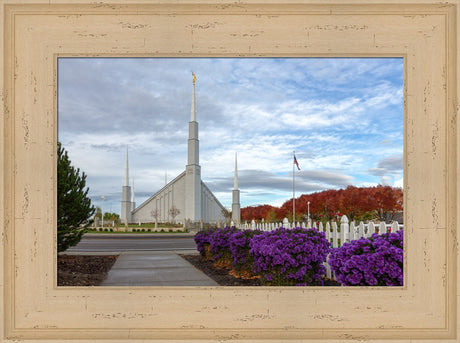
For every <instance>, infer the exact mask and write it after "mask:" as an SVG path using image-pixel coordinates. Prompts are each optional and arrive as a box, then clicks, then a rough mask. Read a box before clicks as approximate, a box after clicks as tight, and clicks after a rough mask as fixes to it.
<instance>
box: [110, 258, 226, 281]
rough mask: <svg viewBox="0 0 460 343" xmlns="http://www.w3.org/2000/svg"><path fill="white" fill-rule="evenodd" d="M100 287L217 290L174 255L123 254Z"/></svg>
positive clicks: (184, 261) (187, 263)
mask: <svg viewBox="0 0 460 343" xmlns="http://www.w3.org/2000/svg"><path fill="white" fill-rule="evenodd" d="M101 286H218V284H217V283H216V282H215V281H214V280H212V279H211V278H210V277H208V276H207V275H206V274H204V273H203V272H201V271H199V270H198V269H196V268H195V267H194V266H192V265H191V264H190V263H189V262H187V261H186V260H184V259H183V258H182V257H180V256H179V255H177V254H176V253H175V252H173V251H124V252H121V254H120V256H119V257H118V259H117V261H116V262H115V264H114V265H113V267H112V269H110V271H109V273H108V274H107V278H106V279H105V280H104V281H103V282H102V284H101Z"/></svg>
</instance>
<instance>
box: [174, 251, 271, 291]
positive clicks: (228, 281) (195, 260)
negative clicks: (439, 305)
mask: <svg viewBox="0 0 460 343" xmlns="http://www.w3.org/2000/svg"><path fill="white" fill-rule="evenodd" d="M179 256H181V257H182V258H183V259H185V260H186V261H188V262H189V263H191V264H192V265H193V266H194V267H195V268H196V269H199V270H201V271H202V272H203V273H205V274H206V275H207V276H209V277H210V278H211V279H213V280H214V281H215V282H217V283H218V284H219V286H261V285H262V284H261V282H260V280H259V279H241V278H237V277H235V276H232V275H230V274H229V270H228V269H226V268H217V267H215V266H214V263H213V262H212V261H207V260H205V259H204V258H202V257H201V256H200V255H179Z"/></svg>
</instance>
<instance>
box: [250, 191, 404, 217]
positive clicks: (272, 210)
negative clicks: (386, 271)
mask: <svg viewBox="0 0 460 343" xmlns="http://www.w3.org/2000/svg"><path fill="white" fill-rule="evenodd" d="M308 202H310V216H311V217H312V218H313V219H314V220H330V219H333V218H338V217H340V216H342V215H346V216H347V217H348V218H349V219H350V220H366V219H375V218H378V219H380V220H393V219H394V217H395V214H396V213H397V212H400V211H402V210H403V190H402V189H401V188H395V187H390V186H382V185H378V186H375V187H355V186H348V187H347V188H346V189H338V190H335V189H329V190H325V191H322V192H316V193H311V194H303V195H301V196H300V197H299V198H296V201H295V206H296V220H302V219H305V218H306V215H307V211H308ZM285 217H286V218H292V198H291V199H289V200H287V201H286V202H285V203H284V204H283V205H281V207H279V208H278V207H274V206H270V205H261V206H250V207H245V208H242V209H241V219H242V220H248V221H249V220H252V219H255V220H262V219H264V220H266V221H269V220H277V221H280V220H282V219H283V218H285Z"/></svg>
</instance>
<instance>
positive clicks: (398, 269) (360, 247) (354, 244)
mask: <svg viewBox="0 0 460 343" xmlns="http://www.w3.org/2000/svg"><path fill="white" fill-rule="evenodd" d="M403 236H404V235H403V230H400V231H397V232H394V233H390V232H387V233H385V234H382V235H379V234H373V235H372V237H370V238H360V239H358V240H354V241H351V242H350V243H345V244H344V245H342V246H341V247H340V248H334V249H333V251H332V253H331V254H330V256H329V261H328V263H329V265H330V266H331V270H332V271H334V272H335V275H336V278H337V281H338V282H340V283H341V284H343V285H345V286H402V285H403V256H404V254H403Z"/></svg>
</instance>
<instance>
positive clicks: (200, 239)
mask: <svg viewBox="0 0 460 343" xmlns="http://www.w3.org/2000/svg"><path fill="white" fill-rule="evenodd" d="M214 231H215V229H205V230H201V231H199V232H197V233H196V234H195V237H194V240H195V243H196V249H197V250H198V252H199V253H200V255H201V256H203V257H206V246H209V245H210V244H211V243H210V242H211V236H212V234H213V232H214Z"/></svg>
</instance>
